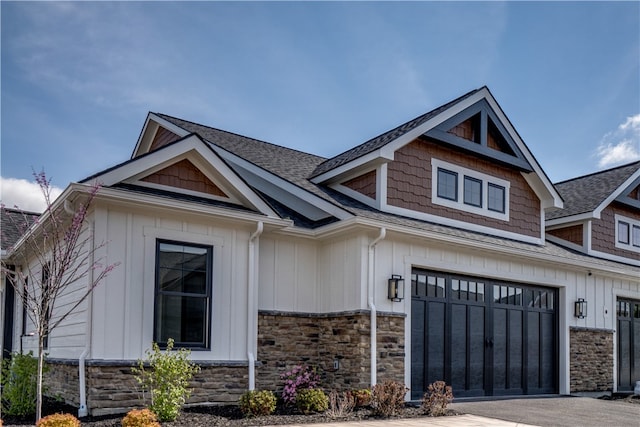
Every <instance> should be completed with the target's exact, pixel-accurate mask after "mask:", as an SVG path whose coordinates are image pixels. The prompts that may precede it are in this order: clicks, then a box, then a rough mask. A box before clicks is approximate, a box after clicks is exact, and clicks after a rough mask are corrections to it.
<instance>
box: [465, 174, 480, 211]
mask: <svg viewBox="0 0 640 427" xmlns="http://www.w3.org/2000/svg"><path fill="white" fill-rule="evenodd" d="M467 182H473V183H474V184H479V185H480V193H479V196H480V201H479V202H478V203H477V204H476V203H473V202H471V201H467ZM462 202H463V203H464V204H465V205H469V206H475V207H477V208H481V207H482V180H481V179H478V178H474V177H472V176H467V175H465V176H464V177H463V179H462Z"/></svg>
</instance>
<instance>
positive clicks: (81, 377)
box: [64, 200, 95, 418]
mask: <svg viewBox="0 0 640 427" xmlns="http://www.w3.org/2000/svg"><path fill="white" fill-rule="evenodd" d="M64 209H65V211H67V212H69V211H68V207H67V201H66V200H65V204H64ZM91 228H92V230H91V236H92V237H91V248H92V251H91V265H93V264H94V262H95V251H94V250H93V248H95V241H94V238H95V223H92V224H91ZM88 278H89V282H88V286H91V284H92V283H93V268H91V269H89V276H88ZM87 300H88V301H87V304H88V305H87V325H86V326H87V330H86V332H85V345H84V350H83V351H82V353H81V354H80V358H79V359H78V383H79V384H78V387H79V388H80V405H79V407H78V418H82V417H86V416H87V415H89V411H88V410H87V394H86V389H87V381H86V378H85V360H86V359H87V356H88V355H89V352H90V351H91V331H92V325H93V322H92V318H93V292H91V293H90V294H89V297H88V298H87Z"/></svg>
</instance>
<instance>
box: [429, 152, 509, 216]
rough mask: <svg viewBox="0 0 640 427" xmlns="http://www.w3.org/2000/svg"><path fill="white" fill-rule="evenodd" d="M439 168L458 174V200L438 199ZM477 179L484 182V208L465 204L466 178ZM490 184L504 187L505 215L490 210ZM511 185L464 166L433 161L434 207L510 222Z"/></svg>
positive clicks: (432, 199)
mask: <svg viewBox="0 0 640 427" xmlns="http://www.w3.org/2000/svg"><path fill="white" fill-rule="evenodd" d="M438 168H441V169H446V170H448V171H451V172H456V173H457V174H458V200H457V201H455V200H449V199H444V198H441V197H438ZM465 176H468V177H469V178H475V179H478V180H480V181H482V206H481V207H478V206H473V205H468V204H466V203H464V177H465ZM489 183H491V184H495V185H499V186H501V187H504V213H502V212H497V211H492V210H489ZM510 188H511V183H510V182H509V181H505V180H504V179H500V178H497V177H495V176H491V175H487V174H484V173H482V172H477V171H474V170H471V169H467V168H464V167H462V166H458V165H454V164H451V163H447V162H444V161H442V160H438V159H433V158H432V159H431V202H432V203H433V204H434V205H440V206H446V207H448V208H452V209H457V210H460V211H465V212H469V213H473V214H476V215H481V216H486V217H489V218H494V219H499V220H502V221H509V194H510V191H509V190H510Z"/></svg>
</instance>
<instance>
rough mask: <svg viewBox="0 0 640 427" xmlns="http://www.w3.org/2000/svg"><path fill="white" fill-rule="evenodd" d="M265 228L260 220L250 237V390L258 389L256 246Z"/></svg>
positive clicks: (248, 292) (248, 310) (248, 326)
mask: <svg viewBox="0 0 640 427" xmlns="http://www.w3.org/2000/svg"><path fill="white" fill-rule="evenodd" d="M263 230H264V223H263V222H262V221H258V224H257V226H256V231H254V232H253V234H252V235H251V237H249V284H248V285H249V287H248V289H247V358H248V360H249V390H255V389H256V366H255V362H256V357H255V351H256V348H257V340H258V317H257V316H258V310H257V301H258V299H257V293H258V283H257V277H258V271H257V270H258V267H257V266H256V260H257V259H258V256H257V253H258V251H259V249H260V248H258V247H256V243H258V242H259V241H260V240H259V239H260V235H261V234H262V231H263Z"/></svg>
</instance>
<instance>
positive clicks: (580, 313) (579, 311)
mask: <svg viewBox="0 0 640 427" xmlns="http://www.w3.org/2000/svg"><path fill="white" fill-rule="evenodd" d="M574 315H575V316H576V317H577V318H578V319H584V318H585V317H587V302H586V301H585V300H584V298H578V301H576V305H575V312H574Z"/></svg>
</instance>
